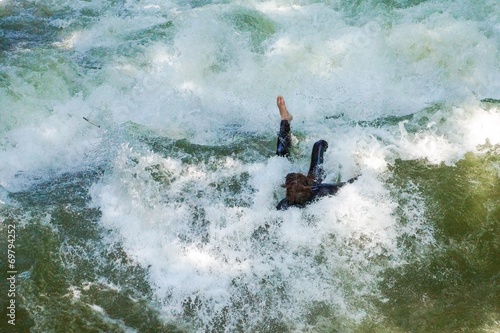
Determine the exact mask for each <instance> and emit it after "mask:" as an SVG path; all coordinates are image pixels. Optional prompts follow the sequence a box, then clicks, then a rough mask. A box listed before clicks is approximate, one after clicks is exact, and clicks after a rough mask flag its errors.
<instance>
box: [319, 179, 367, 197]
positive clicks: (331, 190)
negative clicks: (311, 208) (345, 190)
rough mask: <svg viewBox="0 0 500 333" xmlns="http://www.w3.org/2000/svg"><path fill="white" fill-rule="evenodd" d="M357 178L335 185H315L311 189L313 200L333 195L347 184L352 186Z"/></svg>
mask: <svg viewBox="0 0 500 333" xmlns="http://www.w3.org/2000/svg"><path fill="white" fill-rule="evenodd" d="M356 179H358V177H354V178H351V179H349V180H348V181H346V182H340V183H335V184H326V183H324V184H317V185H315V186H313V187H312V188H311V190H312V192H313V200H314V199H316V198H321V197H324V196H327V195H334V194H336V193H337V192H338V191H339V189H340V188H341V187H342V186H344V185H347V184H352V183H353V182H354V181H355V180H356Z"/></svg>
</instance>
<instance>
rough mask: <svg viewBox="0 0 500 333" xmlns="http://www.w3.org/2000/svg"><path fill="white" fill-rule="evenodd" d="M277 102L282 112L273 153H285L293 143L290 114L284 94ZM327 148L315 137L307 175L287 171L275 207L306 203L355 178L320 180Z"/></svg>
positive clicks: (332, 192) (297, 205)
mask: <svg viewBox="0 0 500 333" xmlns="http://www.w3.org/2000/svg"><path fill="white" fill-rule="evenodd" d="M277 105H278V110H279V112H280V116H281V123H280V131H279V133H278V142H277V147H276V155H278V156H283V157H288V156H289V155H290V147H291V144H292V139H291V134H290V123H291V122H292V119H293V116H292V115H291V114H290V112H288V109H287V108H286V104H285V99H284V98H283V96H278V98H277ZM327 149H328V143H327V142H326V141H325V140H319V141H316V142H315V143H314V146H313V149H312V153H311V165H310V167H309V172H308V173H307V176H306V175H304V174H301V173H289V174H288V175H286V178H285V184H284V185H282V186H283V187H284V188H285V189H286V197H285V198H284V199H283V200H281V201H280V202H279V204H278V205H277V206H276V209H278V210H285V209H287V208H288V207H291V206H295V207H305V206H306V205H307V204H309V203H311V202H313V201H315V200H316V199H318V198H321V197H324V196H328V195H334V194H335V193H337V192H338V190H339V189H340V188H341V187H342V186H344V185H346V184H349V183H352V182H354V181H355V180H356V179H357V178H358V177H355V178H352V179H349V180H348V181H346V182H340V183H334V184H330V183H323V178H324V171H323V154H324V153H325V151H326V150H327Z"/></svg>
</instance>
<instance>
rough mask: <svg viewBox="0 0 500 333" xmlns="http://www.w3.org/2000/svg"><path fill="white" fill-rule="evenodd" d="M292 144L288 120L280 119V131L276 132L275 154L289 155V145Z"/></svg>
mask: <svg viewBox="0 0 500 333" xmlns="http://www.w3.org/2000/svg"><path fill="white" fill-rule="evenodd" d="M291 145H292V137H291V135H290V122H289V121H288V120H282V121H281V123H280V131H279V133H278V142H277V145H276V155H278V156H288V155H290V147H291Z"/></svg>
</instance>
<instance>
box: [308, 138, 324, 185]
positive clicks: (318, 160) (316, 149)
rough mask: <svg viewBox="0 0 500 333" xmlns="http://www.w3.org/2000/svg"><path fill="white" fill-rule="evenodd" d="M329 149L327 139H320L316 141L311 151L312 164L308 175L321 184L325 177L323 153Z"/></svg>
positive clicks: (315, 182)
mask: <svg viewBox="0 0 500 333" xmlns="http://www.w3.org/2000/svg"><path fill="white" fill-rule="evenodd" d="M327 149H328V143H327V142H326V141H325V140H319V141H316V142H315V143H314V146H313V149H312V153H311V166H310V167H309V173H308V174H307V176H308V177H309V178H312V179H313V180H314V184H316V185H318V184H321V182H322V181H323V178H324V171H323V154H324V153H325V151H326V150H327Z"/></svg>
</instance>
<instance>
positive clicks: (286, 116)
mask: <svg viewBox="0 0 500 333" xmlns="http://www.w3.org/2000/svg"><path fill="white" fill-rule="evenodd" d="M276 104H278V109H279V110H280V116H281V120H288V121H292V119H293V116H292V115H291V114H290V112H288V110H287V108H286V104H285V99H284V98H283V96H278V98H277V99H276Z"/></svg>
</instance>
